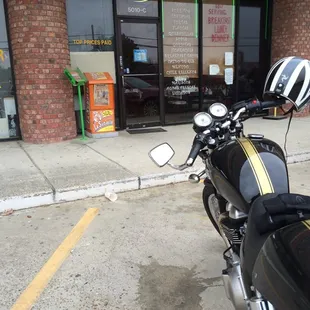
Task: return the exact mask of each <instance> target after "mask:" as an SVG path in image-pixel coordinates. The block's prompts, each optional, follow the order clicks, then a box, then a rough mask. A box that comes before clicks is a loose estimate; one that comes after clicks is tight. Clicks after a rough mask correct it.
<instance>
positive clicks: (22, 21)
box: [6, 0, 76, 143]
mask: <svg viewBox="0 0 310 310" xmlns="http://www.w3.org/2000/svg"><path fill="white" fill-rule="evenodd" d="M6 2H7V7H8V20H9V31H10V38H11V45H12V52H13V66H14V71H15V77H16V91H17V100H18V109H19V115H20V125H21V132H22V136H23V139H24V141H26V142H31V143H50V142H58V141H63V140H68V139H72V138H74V137H75V136H76V124H75V116H74V105H73V93H72V87H71V85H70V83H69V82H68V81H67V80H66V79H65V77H64V74H63V69H64V68H65V66H66V65H69V64H70V55H69V49H68V34H67V21H66V7H65V0H6Z"/></svg>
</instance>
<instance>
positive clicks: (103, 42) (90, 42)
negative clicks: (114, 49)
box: [73, 40, 112, 45]
mask: <svg viewBox="0 0 310 310" xmlns="http://www.w3.org/2000/svg"><path fill="white" fill-rule="evenodd" d="M73 44H77V45H112V40H73Z"/></svg>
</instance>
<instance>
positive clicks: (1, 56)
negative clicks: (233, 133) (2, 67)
mask: <svg viewBox="0 0 310 310" xmlns="http://www.w3.org/2000/svg"><path fill="white" fill-rule="evenodd" d="M0 59H1V60H2V62H4V51H3V50H0Z"/></svg>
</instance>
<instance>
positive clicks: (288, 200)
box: [243, 194, 310, 280]
mask: <svg viewBox="0 0 310 310" xmlns="http://www.w3.org/2000/svg"><path fill="white" fill-rule="evenodd" d="M308 219H310V197H308V196H304V195H299V194H267V195H264V196H260V197H258V198H257V199H256V200H254V202H253V204H252V206H251V209H250V212H249V216H248V222H247V230H246V236H245V238H244V244H243V257H244V268H245V273H246V276H247V278H248V280H250V279H251V274H252V271H253V268H254V264H255V261H256V258H257V256H258V253H259V251H260V249H261V248H262V246H263V245H264V243H265V241H266V240H267V238H268V237H269V235H270V234H272V233H273V232H275V231H276V230H278V229H280V228H282V227H285V226H288V225H291V224H293V223H296V222H300V221H304V220H308Z"/></svg>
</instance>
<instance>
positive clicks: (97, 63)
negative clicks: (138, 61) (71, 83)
mask: <svg viewBox="0 0 310 310" xmlns="http://www.w3.org/2000/svg"><path fill="white" fill-rule="evenodd" d="M70 59H71V67H73V68H75V67H79V69H80V70H81V71H82V72H109V73H110V75H111V76H112V78H113V81H114V83H115V61H114V52H71V53H70Z"/></svg>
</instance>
